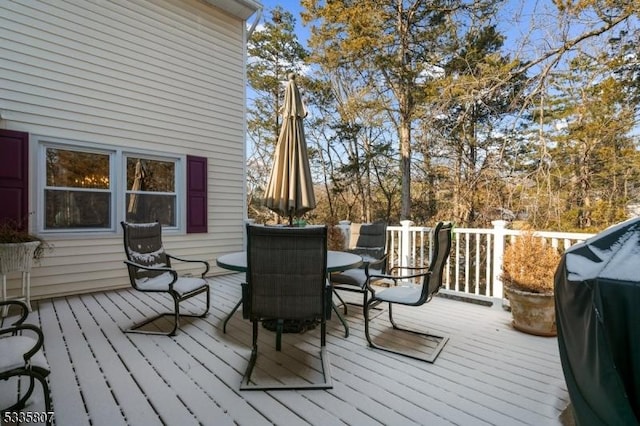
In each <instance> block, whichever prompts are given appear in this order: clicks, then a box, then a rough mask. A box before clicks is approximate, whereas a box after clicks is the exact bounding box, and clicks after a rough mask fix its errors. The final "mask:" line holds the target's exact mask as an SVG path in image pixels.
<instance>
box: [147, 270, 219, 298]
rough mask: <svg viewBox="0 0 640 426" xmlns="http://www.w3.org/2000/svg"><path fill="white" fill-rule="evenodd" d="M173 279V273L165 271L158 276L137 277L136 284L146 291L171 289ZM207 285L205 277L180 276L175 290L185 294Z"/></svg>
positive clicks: (174, 285)
mask: <svg viewBox="0 0 640 426" xmlns="http://www.w3.org/2000/svg"><path fill="white" fill-rule="evenodd" d="M171 281H173V275H171V273H169V272H165V273H163V274H161V275H158V276H157V277H152V278H149V277H145V278H140V279H136V285H137V286H138V288H140V289H141V290H145V291H169V284H171ZM206 285H207V281H206V280H205V279H203V278H193V277H178V280H177V281H176V282H175V283H174V284H173V290H174V291H176V292H177V293H178V294H179V295H183V294H185V293H189V292H191V291H193V290H197V289H199V288H202V287H204V286H206Z"/></svg>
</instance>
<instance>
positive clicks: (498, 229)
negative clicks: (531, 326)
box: [491, 220, 507, 302]
mask: <svg viewBox="0 0 640 426" xmlns="http://www.w3.org/2000/svg"><path fill="white" fill-rule="evenodd" d="M491 224H492V225H493V277H492V281H493V298H494V299H498V300H500V301H501V302H502V300H503V299H504V291H503V285H502V257H503V255H504V239H505V232H504V231H505V227H506V225H507V221H505V220H494V221H493V222H491Z"/></svg>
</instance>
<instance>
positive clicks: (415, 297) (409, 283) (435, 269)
mask: <svg viewBox="0 0 640 426" xmlns="http://www.w3.org/2000/svg"><path fill="white" fill-rule="evenodd" d="M451 229H452V225H451V223H446V224H445V223H442V222H440V223H438V224H437V225H436V226H435V228H434V229H433V233H432V236H433V253H432V256H431V261H430V263H429V265H428V266H425V267H412V268H407V267H394V268H392V270H391V271H390V274H388V275H387V274H385V275H371V276H370V277H369V278H370V279H374V278H384V279H388V280H392V281H394V282H395V284H396V285H395V286H392V287H389V288H387V289H384V290H376V289H374V288H373V287H371V285H370V284H369V281H367V284H366V286H367V288H368V289H369V291H370V293H371V297H370V298H368V299H367V300H366V301H365V307H364V333H365V336H366V338H367V341H368V342H369V346H371V347H373V348H376V349H382V350H385V351H388V352H393V353H397V354H400V355H404V356H408V357H411V358H415V359H419V360H422V361H427V362H431V363H432V362H434V361H435V360H436V358H437V357H438V355H439V354H440V352H441V351H442V348H444V345H445V344H446V343H447V341H448V340H449V338H448V337H447V336H439V335H434V334H430V333H426V332H423V331H417V330H410V329H407V328H402V327H400V326H398V324H397V323H396V322H395V321H394V319H393V310H392V309H393V305H394V304H397V305H407V306H421V305H423V304H425V303H427V302H429V301H430V300H431V298H432V297H433V296H434V295H435V294H436V293H437V292H438V291H439V289H440V287H441V286H442V274H443V270H444V267H445V264H446V262H447V258H448V257H449V252H450V251H451ZM404 270H407V271H409V272H410V274H408V275H401V276H398V275H394V272H396V271H404ZM416 281H420V283H419V284H414V282H416ZM367 295H368V293H365V297H367ZM385 302H386V303H388V305H389V321H390V322H391V325H392V326H393V328H394V329H396V330H401V331H406V332H410V333H413V334H416V335H421V336H424V337H425V338H427V339H429V340H433V341H435V342H437V343H436V346H435V348H434V349H433V350H432V351H431V353H430V355H428V356H426V357H421V356H416V355H414V354H413V353H408V352H407V351H402V350H398V349H394V348H392V347H390V346H381V345H376V344H375V343H374V342H373V340H372V339H371V336H370V328H371V321H372V320H373V319H375V318H370V310H371V307H372V306H375V305H377V304H379V303H385Z"/></svg>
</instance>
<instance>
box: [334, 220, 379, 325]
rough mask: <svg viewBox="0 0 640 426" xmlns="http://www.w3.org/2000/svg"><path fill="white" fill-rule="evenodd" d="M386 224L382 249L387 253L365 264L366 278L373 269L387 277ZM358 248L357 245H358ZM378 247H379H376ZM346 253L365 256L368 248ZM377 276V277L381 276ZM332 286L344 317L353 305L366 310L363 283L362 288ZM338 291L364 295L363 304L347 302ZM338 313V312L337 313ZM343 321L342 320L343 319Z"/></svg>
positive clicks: (350, 250)
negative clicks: (348, 306) (349, 306)
mask: <svg viewBox="0 0 640 426" xmlns="http://www.w3.org/2000/svg"><path fill="white" fill-rule="evenodd" d="M377 224H379V222H374V223H373V225H377ZM366 225H370V224H363V226H366ZM386 228H387V227H386V224H385V226H384V235H383V239H384V242H383V244H382V247H384V248H385V253H384V255H383V256H382V257H380V258H378V259H377V260H375V261H368V262H364V263H363V266H362V269H364V274H365V277H367V279H368V277H369V276H370V275H372V274H371V272H370V270H371V269H375V270H379V271H380V272H379V274H382V275H385V274H386V273H387V259H388V257H389V254H388V253H387V252H386V247H387V238H386V232H387V230H386ZM356 246H357V243H356ZM376 247H377V246H376ZM346 251H348V252H351V253H355V254H358V255H363V254H367V248H366V247H356V248H353V249H347V250H346ZM379 274H376V275H379ZM331 284H332V285H333V292H334V294H335V296H336V297H337V298H338V300H339V301H340V305H339V306H342V309H343V313H344V315H347V305H353V306H358V307H361V308H363V309H364V305H365V304H366V302H367V291H368V290H367V287H366V284H365V283H362V286H357V285H353V284H345V283H340V282H336V281H333V280H332V281H331ZM338 290H340V291H349V292H352V293H360V294H362V304H357V303H352V302H345V301H344V299H343V298H342V297H341V296H340V293H338ZM336 313H337V312H336ZM341 320H342V319H341Z"/></svg>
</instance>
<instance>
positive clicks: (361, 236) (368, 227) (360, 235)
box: [330, 221, 387, 315]
mask: <svg viewBox="0 0 640 426" xmlns="http://www.w3.org/2000/svg"><path fill="white" fill-rule="evenodd" d="M356 229H357V228H356ZM352 232H353V226H352ZM351 237H352V238H351V240H353V239H354V238H355V244H352V243H350V246H351V248H349V249H347V250H346V251H348V252H350V253H354V254H357V255H359V256H361V257H362V260H363V262H364V263H363V265H362V267H361V268H357V269H349V270H347V271H343V272H334V273H332V274H331V278H330V279H331V284H332V285H333V290H334V294H335V295H336V297H337V298H338V300H340V303H341V305H342V307H343V310H344V314H345V315H346V314H347V304H351V303H345V301H344V300H343V299H342V297H341V296H340V294H339V293H338V291H350V292H356V293H361V294H362V296H363V304H362V305H357V304H354V305H356V306H363V307H364V302H365V301H366V292H367V287H366V282H367V277H369V275H371V274H375V275H380V274H382V275H384V274H385V273H386V272H387V224H386V222H383V221H377V222H373V223H364V224H361V225H360V226H359V230H358V232H357V234H355V233H352V235H351ZM375 280H376V279H375V278H374V279H373V280H372V281H375Z"/></svg>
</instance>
